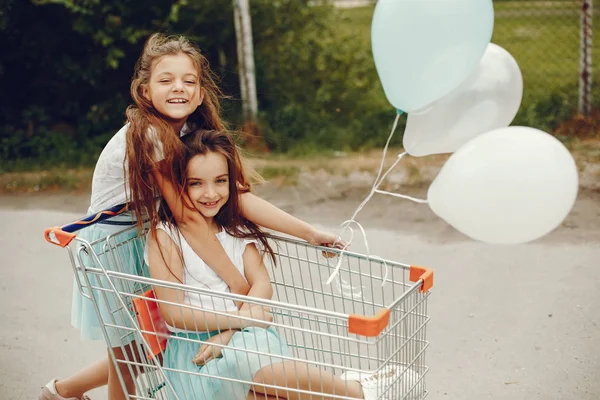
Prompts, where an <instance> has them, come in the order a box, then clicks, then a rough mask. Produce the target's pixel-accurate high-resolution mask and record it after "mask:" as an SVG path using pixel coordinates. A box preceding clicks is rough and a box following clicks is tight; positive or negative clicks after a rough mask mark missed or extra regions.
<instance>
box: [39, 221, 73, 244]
mask: <svg viewBox="0 0 600 400" xmlns="http://www.w3.org/2000/svg"><path fill="white" fill-rule="evenodd" d="M75 236H76V235H75V234H74V233H70V232H65V231H63V230H62V229H61V228H60V227H59V226H55V227H54V228H48V229H46V230H45V231H44V237H45V238H46V241H47V242H48V243H52V244H55V245H57V246H60V247H66V246H67V245H68V244H69V243H71V240H73V238H75Z"/></svg>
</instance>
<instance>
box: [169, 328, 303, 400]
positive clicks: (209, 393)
mask: <svg viewBox="0 0 600 400" xmlns="http://www.w3.org/2000/svg"><path fill="white" fill-rule="evenodd" d="M216 333H217V332H210V333H208V332H202V333H191V332H190V333H187V332H186V333H180V332H178V333H173V334H172V336H171V337H170V338H169V340H168V342H167V348H166V350H165V353H164V358H163V367H164V368H165V374H166V375H167V379H168V380H169V382H170V383H171V384H172V385H173V389H174V390H175V393H176V394H177V396H178V397H179V398H180V399H187V398H195V399H203V400H238V399H245V398H246V396H247V395H248V392H249V391H250V384H248V383H240V382H230V381H227V380H221V379H218V378H217V377H221V378H228V379H235V380H243V381H248V382H252V379H253V378H254V375H255V374H256V373H257V372H258V371H259V370H260V369H261V368H264V367H267V366H269V365H271V364H275V363H279V362H283V361H285V360H284V359H282V358H279V357H277V356H287V357H290V356H291V351H290V349H289V348H288V346H287V344H286V343H285V341H283V340H282V339H281V338H280V337H279V334H278V333H277V331H276V330H275V329H273V328H268V329H262V328H246V329H244V330H243V331H240V332H236V333H235V334H234V335H233V337H232V338H231V341H230V342H229V344H228V345H227V347H226V348H224V349H223V351H222V357H221V358H218V359H213V360H210V361H209V362H208V363H206V364H205V365H204V366H197V365H196V364H194V363H193V362H192V359H193V358H194V357H195V356H196V354H197V353H198V350H199V348H200V346H201V344H199V343H198V342H197V340H207V339H208V338H210V337H211V336H213V335H215V334H216ZM187 339H191V340H189V341H188V340H187ZM245 350H250V351H258V352H261V353H264V354H260V355H259V354H253V353H248V352H247V351H245ZM195 373H200V374H205V375H207V376H199V375H194V374H195ZM170 392H171V389H170V388H167V393H170ZM170 398H174V396H170Z"/></svg>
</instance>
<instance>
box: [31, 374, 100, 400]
mask: <svg viewBox="0 0 600 400" xmlns="http://www.w3.org/2000/svg"><path fill="white" fill-rule="evenodd" d="M39 400H90V398H89V397H87V396H86V395H83V397H82V398H81V399H78V398H77V397H63V396H61V395H60V394H58V391H57V390H56V379H52V380H51V381H50V382H48V383H47V384H46V386H43V387H42V392H41V393H40V398H39Z"/></svg>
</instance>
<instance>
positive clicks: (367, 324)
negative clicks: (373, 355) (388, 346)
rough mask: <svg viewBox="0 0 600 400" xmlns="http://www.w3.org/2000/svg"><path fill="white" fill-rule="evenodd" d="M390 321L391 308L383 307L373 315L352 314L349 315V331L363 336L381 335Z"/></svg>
mask: <svg viewBox="0 0 600 400" xmlns="http://www.w3.org/2000/svg"><path fill="white" fill-rule="evenodd" d="M389 321H390V310H389V309H388V308H382V309H381V310H379V312H378V313H377V314H375V315H373V316H370V317H367V316H365V315H357V314H352V315H350V317H348V332H350V333H354V334H357V335H362V336H370V337H374V336H377V335H379V334H380V333H381V332H383V330H384V329H385V327H386V326H387V325H388V323H389Z"/></svg>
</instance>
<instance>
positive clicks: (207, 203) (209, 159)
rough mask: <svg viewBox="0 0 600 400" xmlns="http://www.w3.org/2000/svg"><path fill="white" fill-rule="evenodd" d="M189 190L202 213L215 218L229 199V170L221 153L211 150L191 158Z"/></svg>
mask: <svg viewBox="0 0 600 400" xmlns="http://www.w3.org/2000/svg"><path fill="white" fill-rule="evenodd" d="M186 185H187V191H188V194H189V196H190V199H191V200H192V202H193V203H194V206H195V207H196V209H197V210H198V211H200V213H201V214H202V215H204V216H205V217H207V218H213V217H214V216H215V215H217V213H218V212H219V210H220V209H221V208H222V207H223V206H224V205H225V203H227V200H228V199H229V170H228V168H227V159H226V158H225V156H223V154H221V153H213V152H209V153H207V154H205V155H204V154H199V155H196V156H194V157H192V158H191V159H190V161H189V162H188V165H187V182H186Z"/></svg>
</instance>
